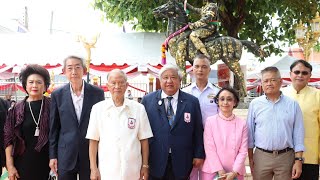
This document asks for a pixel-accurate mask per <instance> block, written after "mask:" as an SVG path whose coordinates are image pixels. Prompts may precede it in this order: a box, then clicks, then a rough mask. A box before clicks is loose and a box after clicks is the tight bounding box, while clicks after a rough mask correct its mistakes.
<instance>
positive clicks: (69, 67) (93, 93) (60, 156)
mask: <svg viewBox="0 0 320 180" xmlns="http://www.w3.org/2000/svg"><path fill="white" fill-rule="evenodd" d="M63 71H64V73H65V75H66V77H67V78H68V80H69V81H70V83H69V84H67V85H65V86H63V87H61V88H59V89H57V90H55V91H54V92H53V93H52V94H51V99H52V101H51V108H50V132H49V158H50V164H49V166H50V168H51V170H52V171H54V172H55V173H56V175H58V178H59V180H76V179H77V176H78V174H79V178H80V180H88V179H90V164H89V141H88V140H87V139H86V138H85V136H86V133H87V128H88V124H89V116H90V112H91V108H92V106H93V105H94V104H96V103H97V102H100V101H102V100H104V92H103V90H102V89H100V88H98V87H95V86H92V85H90V84H88V83H86V82H85V81H84V80H83V79H82V77H83V75H84V74H85V73H86V66H85V64H84V61H83V59H81V58H79V57H76V56H69V57H67V58H66V59H65V60H64V67H63Z"/></svg>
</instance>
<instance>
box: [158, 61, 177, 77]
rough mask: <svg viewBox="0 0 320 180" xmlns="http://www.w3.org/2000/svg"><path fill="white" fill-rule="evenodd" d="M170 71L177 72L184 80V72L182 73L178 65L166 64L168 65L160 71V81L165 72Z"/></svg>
mask: <svg viewBox="0 0 320 180" xmlns="http://www.w3.org/2000/svg"><path fill="white" fill-rule="evenodd" d="M169 69H172V70H175V71H176V72H177V74H178V76H179V78H180V79H182V72H181V70H180V69H179V67H178V66H177V65H173V64H166V65H164V66H163V67H162V68H161V69H160V71H159V79H160V80H161V76H162V74H163V73H164V72H165V71H167V70H169Z"/></svg>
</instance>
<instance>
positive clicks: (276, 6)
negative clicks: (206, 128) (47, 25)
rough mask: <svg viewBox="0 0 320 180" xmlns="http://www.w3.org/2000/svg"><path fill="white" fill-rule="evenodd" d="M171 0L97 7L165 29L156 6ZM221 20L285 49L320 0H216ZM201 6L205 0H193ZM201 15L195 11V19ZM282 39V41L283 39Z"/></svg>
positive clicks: (99, 0) (236, 32)
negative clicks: (299, 23) (154, 9)
mask: <svg viewBox="0 0 320 180" xmlns="http://www.w3.org/2000/svg"><path fill="white" fill-rule="evenodd" d="M166 2H167V0H95V2H94V7H95V8H96V9H99V10H101V11H103V12H105V18H106V19H107V20H108V21H110V22H112V23H117V24H119V25H122V24H123V23H124V22H133V23H134V26H133V28H134V29H135V30H138V31H149V32H164V31H165V30H166V26H167V25H166V21H165V20H163V21H159V20H156V19H155V18H154V17H153V14H152V9H153V8H156V7H158V6H160V5H162V4H164V3H166ZM182 2H183V1H182ZM216 2H217V3H218V6H219V12H220V13H219V19H220V21H221V27H220V28H219V29H220V33H221V34H222V35H228V36H232V37H235V38H239V39H248V40H251V41H253V42H255V43H257V44H259V45H263V47H264V49H265V50H267V51H269V52H270V53H275V54H278V53H280V52H282V50H281V46H283V45H284V42H287V43H289V44H292V43H294V42H295V34H294V27H295V25H296V24H297V22H298V21H299V20H300V19H301V20H302V22H305V23H309V20H310V19H313V18H314V17H315V14H316V12H317V11H319V8H320V1H319V0H216ZM188 3H189V4H192V5H193V6H196V7H201V6H202V4H203V3H205V0H203V1H202V0H189V1H188ZM197 18H199V17H198V16H197V15H193V14H191V16H190V19H191V21H195V20H197ZM279 42H282V43H279Z"/></svg>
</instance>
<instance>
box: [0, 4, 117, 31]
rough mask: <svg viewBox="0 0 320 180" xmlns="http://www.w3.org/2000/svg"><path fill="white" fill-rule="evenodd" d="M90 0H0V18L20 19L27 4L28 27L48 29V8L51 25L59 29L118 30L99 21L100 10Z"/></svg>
mask: <svg viewBox="0 0 320 180" xmlns="http://www.w3.org/2000/svg"><path fill="white" fill-rule="evenodd" d="M92 1H93V0H0V22H1V20H2V21H4V20H10V19H22V18H23V15H24V7H25V6H27V7H28V16H29V30H30V31H31V32H32V33H48V32H49V29H50V19H51V12H53V29H54V30H55V31H56V32H57V31H61V32H67V33H75V34H85V33H96V32H97V31H99V32H101V31H110V32H114V31H121V30H122V28H119V27H118V26H117V25H113V24H110V23H106V22H102V20H101V19H102V13H101V12H100V11H98V10H94V9H93V7H92V6H91V3H92Z"/></svg>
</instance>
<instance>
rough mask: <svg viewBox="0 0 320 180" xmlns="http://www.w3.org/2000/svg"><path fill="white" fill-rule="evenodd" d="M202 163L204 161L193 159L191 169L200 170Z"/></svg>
mask: <svg viewBox="0 0 320 180" xmlns="http://www.w3.org/2000/svg"><path fill="white" fill-rule="evenodd" d="M203 161H204V160H203V159H199V158H193V162H192V164H193V167H195V168H200V167H201V166H202V164H203Z"/></svg>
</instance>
